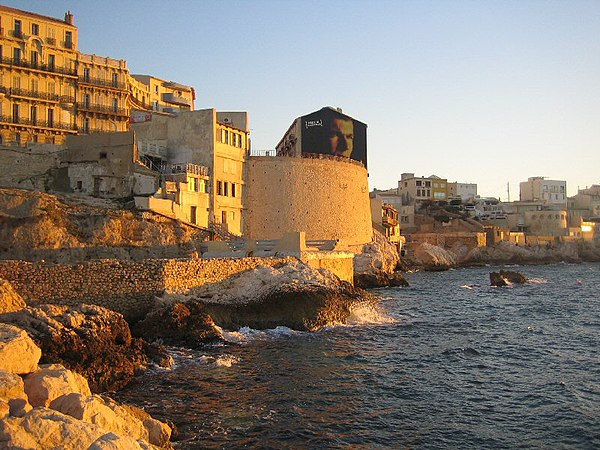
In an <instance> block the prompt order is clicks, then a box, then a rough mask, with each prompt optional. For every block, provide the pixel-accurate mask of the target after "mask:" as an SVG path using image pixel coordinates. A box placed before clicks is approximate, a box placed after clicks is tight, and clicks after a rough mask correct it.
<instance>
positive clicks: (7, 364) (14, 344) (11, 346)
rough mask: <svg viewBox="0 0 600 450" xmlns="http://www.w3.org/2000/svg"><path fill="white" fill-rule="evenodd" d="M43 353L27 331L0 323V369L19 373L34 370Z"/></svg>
mask: <svg viewBox="0 0 600 450" xmlns="http://www.w3.org/2000/svg"><path fill="white" fill-rule="evenodd" d="M11 314H14V313H11ZM41 355H42V351H41V350H40V348H39V347H38V346H37V345H36V344H35V342H34V341H33V340H32V339H31V338H30V337H29V336H28V335H27V333H26V332H25V331H23V330H22V329H21V328H18V327H16V326H14V325H9V324H6V323H0V370H3V371H5V372H10V373H18V374H25V373H29V372H33V371H34V370H36V369H37V365H38V362H39V360H40V357H41Z"/></svg>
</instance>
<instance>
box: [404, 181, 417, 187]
mask: <svg viewBox="0 0 600 450" xmlns="http://www.w3.org/2000/svg"><path fill="white" fill-rule="evenodd" d="M404 184H406V183H404ZM417 186H421V180H417Z"/></svg>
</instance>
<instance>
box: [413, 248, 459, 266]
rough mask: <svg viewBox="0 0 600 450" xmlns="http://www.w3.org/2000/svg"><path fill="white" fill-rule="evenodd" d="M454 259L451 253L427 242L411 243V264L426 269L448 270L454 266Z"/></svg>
mask: <svg viewBox="0 0 600 450" xmlns="http://www.w3.org/2000/svg"><path fill="white" fill-rule="evenodd" d="M456 263H457V261H456V259H455V257H454V255H453V254H452V253H450V252H449V251H447V250H445V249H443V248H442V247H439V246H437V245H432V244H429V243H427V242H424V243H422V244H412V257H411V265H412V266H413V267H418V268H422V269H424V270H428V271H440V270H448V269H449V268H451V267H454V266H456Z"/></svg>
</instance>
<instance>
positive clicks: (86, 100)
mask: <svg viewBox="0 0 600 450" xmlns="http://www.w3.org/2000/svg"><path fill="white" fill-rule="evenodd" d="M83 106H84V107H86V108H89V107H90V94H83Z"/></svg>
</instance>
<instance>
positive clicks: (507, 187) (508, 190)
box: [506, 181, 510, 203]
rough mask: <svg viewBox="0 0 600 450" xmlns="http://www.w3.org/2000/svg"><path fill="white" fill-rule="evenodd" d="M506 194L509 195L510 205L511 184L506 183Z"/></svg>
mask: <svg viewBox="0 0 600 450" xmlns="http://www.w3.org/2000/svg"><path fill="white" fill-rule="evenodd" d="M506 193H507V194H508V203H510V182H509V181H507V182H506Z"/></svg>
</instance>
